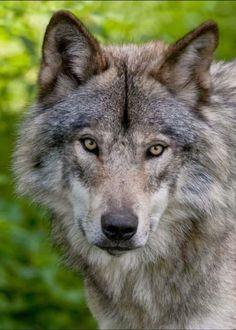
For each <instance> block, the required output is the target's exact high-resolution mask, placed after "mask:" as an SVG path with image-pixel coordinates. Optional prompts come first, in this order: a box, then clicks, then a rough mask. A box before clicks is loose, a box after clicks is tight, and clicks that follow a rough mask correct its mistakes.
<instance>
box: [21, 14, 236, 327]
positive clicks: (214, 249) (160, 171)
mask: <svg viewBox="0 0 236 330" xmlns="http://www.w3.org/2000/svg"><path fill="white" fill-rule="evenodd" d="M217 44H218V27H217V24H216V23H215V22H214V21H207V22H205V23H203V24H201V25H200V26H198V27H197V28H196V29H195V30H193V31H191V32H190V33H188V34H186V35H185V36H184V37H183V38H181V39H179V40H178V41H177V42H175V43H173V44H171V45H167V44H165V43H164V42H161V41H151V42H148V43H146V44H143V45H135V44H127V45H119V46H114V45H113V46H110V45H101V44H100V43H99V42H98V41H97V40H96V39H95V38H94V37H93V36H92V35H91V34H90V32H88V30H87V29H86V27H85V26H84V25H83V24H82V23H81V22H80V21H79V19H77V18H76V17H75V16H74V15H73V14H72V13H70V12H67V11H59V12H56V13H55V14H54V15H53V16H52V18H51V20H50V22H49V24H48V26H47V29H46V33H45V37H44V41H43V47H42V61H41V66H40V70H39V77H38V96H37V100H36V102H35V104H34V105H33V106H32V107H31V109H30V110H29V111H28V113H27V114H26V117H25V118H24V120H23V123H22V126H21V129H20V132H19V139H18V143H17V146H16V150H15V154H14V172H15V176H16V180H17V186H18V191H19V192H20V193H21V194H23V195H27V196H30V197H31V198H32V199H33V200H34V201H36V202H37V203H39V204H43V205H45V206H46V207H47V208H48V209H49V210H50V211H51V214H52V236H53V238H54V241H55V242H56V244H58V245H59V246H60V247H61V248H62V251H63V255H64V256H65V259H66V261H67V262H68V264H69V265H70V266H71V267H73V268H75V269H77V270H79V271H80V272H81V273H82V274H83V276H84V281H85V287H86V292H87V300H88V305H89V307H90V309H91V311H92V313H93V315H94V317H95V318H96V320H97V321H98V323H99V326H100V328H101V329H235V328H236V233H235V231H236V198H235V191H236V189H235V178H236V168H235V161H236V152H235V150H236V149H235V145H236V62H235V61H231V62H228V63H226V62H215V61H213V54H214V51H215V49H216V47H217ZM78 322H79V320H78Z"/></svg>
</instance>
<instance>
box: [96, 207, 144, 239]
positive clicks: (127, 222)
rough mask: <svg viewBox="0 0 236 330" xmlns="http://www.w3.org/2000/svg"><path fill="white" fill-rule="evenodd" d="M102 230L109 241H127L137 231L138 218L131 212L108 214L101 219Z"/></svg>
mask: <svg viewBox="0 0 236 330" xmlns="http://www.w3.org/2000/svg"><path fill="white" fill-rule="evenodd" d="M101 225H102V230H103V233H104V234H105V236H106V237H107V238H108V239H110V240H116V241H121V240H128V239H130V238H131V237H132V236H134V234H135V233H136V231H137V227H138V217H137V216H136V215H135V214H133V213H132V212H131V211H127V210H121V211H115V212H110V213H106V214H104V215H102V217H101Z"/></svg>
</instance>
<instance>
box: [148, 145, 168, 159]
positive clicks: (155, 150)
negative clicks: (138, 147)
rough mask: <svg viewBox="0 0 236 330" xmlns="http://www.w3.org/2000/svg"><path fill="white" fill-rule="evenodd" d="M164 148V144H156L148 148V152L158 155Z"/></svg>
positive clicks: (151, 154)
mask: <svg viewBox="0 0 236 330" xmlns="http://www.w3.org/2000/svg"><path fill="white" fill-rule="evenodd" d="M164 149H165V147H164V146H163V145H161V144H155V145H153V146H151V147H150V148H149V149H148V154H149V155H150V156H154V157H158V156H160V155H161V154H162V153H163V151H164Z"/></svg>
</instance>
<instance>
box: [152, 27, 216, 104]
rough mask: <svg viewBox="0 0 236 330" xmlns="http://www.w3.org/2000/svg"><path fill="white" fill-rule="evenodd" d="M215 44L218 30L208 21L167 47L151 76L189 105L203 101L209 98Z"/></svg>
mask: <svg viewBox="0 0 236 330" xmlns="http://www.w3.org/2000/svg"><path fill="white" fill-rule="evenodd" d="M217 44H218V27H217V25H216V23H215V22H213V21H207V22H205V23H203V24H201V25H200V26H199V27H198V28H197V29H195V30H193V31H192V32H190V33H188V34H187V35H185V36H184V37H183V38H182V39H180V40H178V41H177V42H176V43H174V44H173V45H171V46H169V48H168V49H167V52H166V54H165V55H164V59H163V61H162V62H161V64H160V66H159V68H158V69H157V70H156V71H155V70H154V71H153V72H152V76H154V77H155V78H156V79H158V80H159V81H160V82H161V83H162V84H164V85H165V86H167V88H168V89H169V90H170V91H171V92H173V93H174V94H178V95H179V96H180V97H181V98H183V99H185V100H187V101H189V103H190V104H194V103H195V104H196V102H199V101H203V102H204V101H206V100H207V99H208V95H209V88H210V74H209V68H210V64H211V62H212V57H213V53H214V50H215V49H216V47H217Z"/></svg>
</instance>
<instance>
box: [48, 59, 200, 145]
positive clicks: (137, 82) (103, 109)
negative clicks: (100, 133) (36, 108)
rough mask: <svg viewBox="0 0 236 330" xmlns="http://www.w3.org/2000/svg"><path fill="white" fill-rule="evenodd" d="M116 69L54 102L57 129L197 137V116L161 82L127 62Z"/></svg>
mask: <svg viewBox="0 0 236 330" xmlns="http://www.w3.org/2000/svg"><path fill="white" fill-rule="evenodd" d="M111 70H112V69H111ZM113 71H114V72H113V73H109V72H108V73H106V74H105V75H104V76H103V75H101V76H100V77H98V78H97V79H95V80H94V81H93V82H91V83H89V84H87V85H85V86H82V87H81V88H79V89H78V90H77V91H75V92H74V93H72V94H71V95H69V96H68V97H67V98H66V99H65V100H64V101H61V102H60V103H59V104H56V105H54V107H53V108H52V109H51V114H50V116H49V118H48V120H49V122H50V123H51V125H52V126H53V127H54V128H56V127H57V128H58V130H57V132H58V131H59V130H60V131H61V132H62V134H66V135H67V134H70V133H71V132H73V131H74V130H78V129H81V128H84V127H94V128H98V129H101V130H106V131H110V132H111V133H112V132H114V133H115V134H116V133H117V132H118V131H120V130H123V129H125V130H127V129H128V128H130V131H132V128H136V129H138V130H139V131H141V132H142V131H145V130H146V129H149V130H151V131H152V132H156V133H163V134H167V135H170V136H171V137H173V138H175V139H176V138H177V139H179V140H181V139H182V140H189V139H193V138H194V137H193V129H194V115H193V114H192V113H191V111H189V109H187V107H186V105H184V104H183V103H181V102H180V101H178V100H176V99H175V98H174V97H172V96H171V95H170V94H169V93H167V92H166V90H165V88H164V87H163V86H161V84H160V83H158V82H155V81H151V80H150V78H148V77H147V76H145V75H144V76H143V77H142V76H140V75H136V74H135V73H134V72H132V71H130V70H129V68H128V66H127V63H123V64H120V67H119V68H118V69H115V70H114V68H113ZM63 132H64V133H63Z"/></svg>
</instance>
